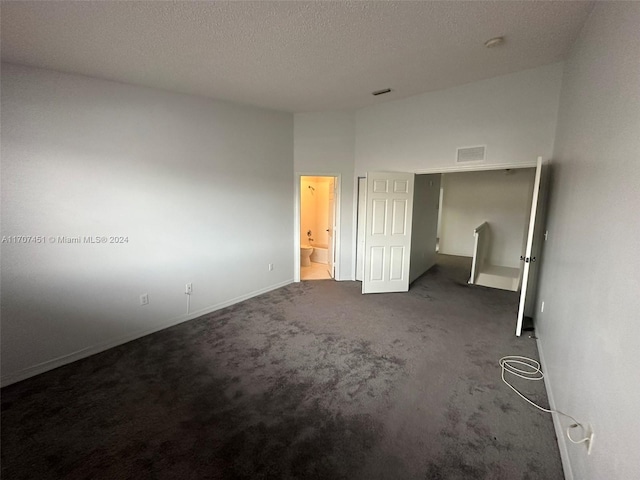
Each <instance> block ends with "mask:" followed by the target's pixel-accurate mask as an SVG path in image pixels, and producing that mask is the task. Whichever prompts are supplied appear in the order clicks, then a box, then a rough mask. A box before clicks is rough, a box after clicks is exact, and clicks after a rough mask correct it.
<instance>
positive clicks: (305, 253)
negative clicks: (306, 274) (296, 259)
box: [300, 245, 313, 267]
mask: <svg viewBox="0 0 640 480" xmlns="http://www.w3.org/2000/svg"><path fill="white" fill-rule="evenodd" d="M312 253H313V247H312V246H310V245H300V266H302V267H309V266H311V260H310V257H311V254H312Z"/></svg>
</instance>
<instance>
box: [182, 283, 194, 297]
mask: <svg viewBox="0 0 640 480" xmlns="http://www.w3.org/2000/svg"><path fill="white" fill-rule="evenodd" d="M184 293H185V294H187V295H191V294H192V293H193V283H187V284H186V285H185V286H184Z"/></svg>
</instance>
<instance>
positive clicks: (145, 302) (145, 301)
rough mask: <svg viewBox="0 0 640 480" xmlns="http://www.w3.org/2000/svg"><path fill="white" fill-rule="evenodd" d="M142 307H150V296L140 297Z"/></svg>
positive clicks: (144, 294) (143, 295)
mask: <svg viewBox="0 0 640 480" xmlns="http://www.w3.org/2000/svg"><path fill="white" fill-rule="evenodd" d="M140 305H149V295H148V294H146V293H143V294H142V295H140Z"/></svg>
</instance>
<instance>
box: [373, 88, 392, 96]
mask: <svg viewBox="0 0 640 480" xmlns="http://www.w3.org/2000/svg"><path fill="white" fill-rule="evenodd" d="M389 92H391V89H390V88H383V89H382V90H376V91H375V92H371V95H373V96H375V97H377V96H378V95H384V94H385V93H389Z"/></svg>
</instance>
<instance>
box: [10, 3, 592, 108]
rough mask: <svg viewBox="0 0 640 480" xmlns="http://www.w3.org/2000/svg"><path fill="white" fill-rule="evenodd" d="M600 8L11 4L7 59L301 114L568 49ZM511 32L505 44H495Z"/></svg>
mask: <svg viewBox="0 0 640 480" xmlns="http://www.w3.org/2000/svg"><path fill="white" fill-rule="evenodd" d="M591 7H592V3H590V2H571V1H556V2H541V1H536V2H523V1H519V2H504V1H499V2H484V1H473V2H431V1H416V2H410V1H400V2H368V1H357V2H356V1H354V2H351V1H343V2H317V1H313V2H302V1H297V2H270V1H258V2H237V1H233V2H226V1H225V2H222V1H217V2H191V1H186V2H161V1H150V2H144V1H137V2H133V1H131V2H115V1H93V2H89V1H87V2H75V1H74V2H71V1H55V2H54V1H48V2H40V1H36V2H28V1H17V2H10V1H2V4H1V15H2V25H1V27H2V30H1V32H2V59H3V61H7V62H12V63H19V64H24V65H32V66H38V67H46V68H50V69H54V70H60V71H64V72H74V73H80V74H84V75H90V76H94V77H100V78H106V79H110V80H117V81H122V82H127V83H132V84H137V85H146V86H151V87H158V88H163V89H166V90H172V91H178V92H184V93H192V94H198V95H205V96H208V97H213V98H216V99H221V100H229V101H232V102H239V103H244V104H250V105H257V106H261V107H267V108H273V109H278V110H285V111H291V112H305V111H318V110H330V109H351V108H358V107H363V106H366V105H371V104H374V103H380V102H384V101H388V100H391V99H397V98H402V97H407V96H410V95H415V94H418V93H423V92H427V91H432V90H437V89H441V88H447V87H451V86H455V85H461V84H464V83H469V82H473V81H477V80H480V79H484V78H489V77H494V76H497V75H502V74H506V73H511V72H515V71H518V70H523V69H527V68H532V67H536V66H540V65H544V64H548V63H552V62H556V61H559V60H562V59H563V58H564V56H565V55H566V54H567V52H568V50H569V48H570V46H571V44H572V43H573V41H574V40H575V38H576V37H577V35H578V33H579V31H580V28H581V27H582V25H583V23H584V21H585V20H586V18H587V16H588V14H589V12H590V10H591ZM498 35H504V36H505V37H506V42H505V44H504V45H503V46H500V47H496V48H492V49H487V48H484V47H483V42H484V41H485V40H487V39H488V38H490V37H494V36H498ZM387 87H389V88H392V89H393V92H392V93H389V94H387V95H383V96H380V97H373V96H372V95H371V92H372V91H374V90H378V89H382V88H387Z"/></svg>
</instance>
